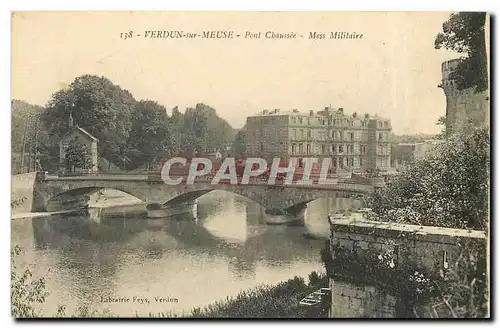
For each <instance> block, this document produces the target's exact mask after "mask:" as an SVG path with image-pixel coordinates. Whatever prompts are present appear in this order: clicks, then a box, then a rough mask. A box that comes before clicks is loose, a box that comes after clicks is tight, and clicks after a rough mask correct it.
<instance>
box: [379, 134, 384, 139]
mask: <svg viewBox="0 0 500 328" xmlns="http://www.w3.org/2000/svg"><path fill="white" fill-rule="evenodd" d="M378 140H384V134H383V133H382V132H380V133H379V134H378Z"/></svg>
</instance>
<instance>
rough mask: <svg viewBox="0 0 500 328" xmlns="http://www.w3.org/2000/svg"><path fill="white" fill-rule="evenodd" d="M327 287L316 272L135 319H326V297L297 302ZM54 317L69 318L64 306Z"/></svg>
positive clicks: (94, 314) (82, 313)
mask: <svg viewBox="0 0 500 328" xmlns="http://www.w3.org/2000/svg"><path fill="white" fill-rule="evenodd" d="M326 286H328V278H327V277H326V275H323V274H321V275H318V274H317V273H316V272H315V271H313V272H311V273H310V274H309V281H308V282H305V280H304V278H302V277H297V276H296V277H294V278H293V279H289V280H287V281H283V282H281V283H278V284H276V285H261V286H258V287H255V288H251V289H248V290H244V291H242V292H240V293H239V294H238V295H236V296H235V297H228V298H226V299H225V300H221V301H217V302H215V303H212V304H209V305H208V306H206V307H203V308H200V307H196V308H193V309H192V310H191V311H190V312H187V313H183V314H181V315H179V314H174V313H170V312H157V313H154V312H150V313H149V315H147V316H140V315H138V314H136V315H135V317H137V318H144V317H145V318H186V319H195V318H207V319H208V318H310V319H313V318H327V317H328V310H329V307H330V302H329V299H328V298H329V296H325V299H324V301H323V302H321V303H319V304H317V305H314V306H304V305H300V304H299V303H300V301H301V300H302V299H303V298H304V297H306V296H307V295H308V294H310V293H312V292H313V291H315V290H318V289H319V288H322V287H326ZM57 317H68V315H67V314H66V313H65V311H64V307H62V308H59V309H58V313H57ZM71 317H74V318H117V317H118V316H116V315H114V314H113V313H111V312H110V311H107V310H106V311H101V312H99V311H94V310H91V309H89V308H87V307H82V308H79V309H78V310H77V312H76V313H74V314H73V315H71Z"/></svg>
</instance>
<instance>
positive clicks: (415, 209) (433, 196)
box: [368, 127, 490, 230]
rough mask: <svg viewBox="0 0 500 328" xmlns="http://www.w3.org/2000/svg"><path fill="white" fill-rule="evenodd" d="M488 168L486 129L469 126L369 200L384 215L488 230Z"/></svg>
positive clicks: (406, 219) (405, 219)
mask: <svg viewBox="0 0 500 328" xmlns="http://www.w3.org/2000/svg"><path fill="white" fill-rule="evenodd" d="M489 169H490V137H489V133H488V129H487V128H486V127H469V128H468V129H465V130H464V131H463V132H462V133H461V134H457V135H455V136H453V137H451V138H450V139H448V140H447V141H446V142H443V143H442V144H440V145H438V146H437V147H436V149H435V151H433V152H432V153H430V154H429V155H428V156H426V157H425V158H424V159H421V160H417V161H415V163H414V164H413V165H411V166H409V167H408V168H407V169H406V170H405V171H403V172H402V174H401V175H400V176H399V177H398V178H396V180H395V181H394V182H393V183H391V184H390V186H388V187H386V188H383V189H381V190H378V191H376V192H375V194H374V195H373V197H371V198H370V199H368V204H369V206H370V207H372V208H373V210H374V212H375V213H376V214H377V215H378V216H379V217H380V219H381V220H384V221H398V222H402V223H410V224H421V225H433V226H442V227H454V228H462V229H467V228H470V229H478V230H484V229H486V228H487V225H488V218H489V177H490V171H489Z"/></svg>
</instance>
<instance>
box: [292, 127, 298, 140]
mask: <svg viewBox="0 0 500 328" xmlns="http://www.w3.org/2000/svg"><path fill="white" fill-rule="evenodd" d="M292 139H293V140H297V130H296V129H293V130H292Z"/></svg>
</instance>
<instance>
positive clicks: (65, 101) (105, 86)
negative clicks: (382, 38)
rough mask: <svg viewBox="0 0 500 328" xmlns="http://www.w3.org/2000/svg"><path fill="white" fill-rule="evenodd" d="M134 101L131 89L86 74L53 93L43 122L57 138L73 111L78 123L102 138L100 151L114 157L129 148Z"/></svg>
mask: <svg viewBox="0 0 500 328" xmlns="http://www.w3.org/2000/svg"><path fill="white" fill-rule="evenodd" d="M135 103H136V101H135V99H134V98H133V96H132V95H131V94H130V92H128V91H127V90H124V89H122V88H120V87H119V86H118V85H115V84H113V83H112V82H111V81H110V80H108V79H107V78H105V77H99V76H93V75H83V76H80V77H77V78H76V79H75V80H74V81H73V83H71V84H70V86H69V88H67V89H65V90H61V91H58V92H56V93H55V94H54V95H53V96H52V99H51V100H50V101H49V103H48V105H47V110H46V111H45V112H44V113H43V115H42V122H43V123H44V125H45V127H46V128H47V130H48V131H49V134H50V135H51V137H52V138H53V139H54V140H56V141H57V140H58V139H59V138H60V137H61V136H62V135H63V134H64V133H65V132H66V131H67V130H68V128H69V126H68V118H69V115H70V113H71V114H72V116H73V119H74V123H75V124H78V125H79V126H80V127H82V128H84V129H85V130H87V131H88V132H90V133H91V134H92V135H94V136H95V137H97V138H98V139H99V152H100V154H102V155H103V156H104V157H108V156H109V157H113V156H112V155H113V154H117V153H119V152H120V150H121V149H126V148H127V147H126V141H127V140H128V134H129V131H130V128H131V117H130V116H131V112H132V110H133V109H134V106H135Z"/></svg>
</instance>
